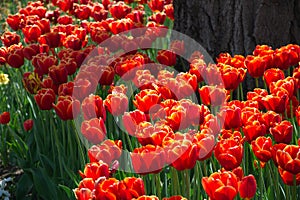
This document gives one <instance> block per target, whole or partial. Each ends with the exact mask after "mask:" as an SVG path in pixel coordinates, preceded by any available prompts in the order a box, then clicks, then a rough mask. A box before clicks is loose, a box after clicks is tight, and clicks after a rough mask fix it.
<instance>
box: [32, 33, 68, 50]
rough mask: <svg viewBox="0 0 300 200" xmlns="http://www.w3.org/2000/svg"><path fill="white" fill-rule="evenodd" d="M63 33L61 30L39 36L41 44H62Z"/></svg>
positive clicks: (52, 45) (57, 45) (54, 46)
mask: <svg viewBox="0 0 300 200" xmlns="http://www.w3.org/2000/svg"><path fill="white" fill-rule="evenodd" d="M61 38H62V36H61V34H60V33H59V32H49V33H46V34H44V35H42V36H41V37H39V39H38V40H39V43H40V44H47V45H48V46H49V48H56V47H59V46H61Z"/></svg>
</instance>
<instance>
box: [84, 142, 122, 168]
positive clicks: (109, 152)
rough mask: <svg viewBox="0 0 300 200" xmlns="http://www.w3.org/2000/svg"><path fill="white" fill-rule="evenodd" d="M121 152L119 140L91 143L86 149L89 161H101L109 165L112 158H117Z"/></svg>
mask: <svg viewBox="0 0 300 200" xmlns="http://www.w3.org/2000/svg"><path fill="white" fill-rule="evenodd" d="M121 154H122V141H121V140H116V141H112V140H105V141H104V142H102V143H101V144H98V145H93V146H92V147H91V148H89V150H88V156H89V159H90V162H98V161H100V160H102V161H103V162H105V163H107V164H108V165H110V164H111V163H112V162H113V161H114V160H118V159H119V158H120V156H121Z"/></svg>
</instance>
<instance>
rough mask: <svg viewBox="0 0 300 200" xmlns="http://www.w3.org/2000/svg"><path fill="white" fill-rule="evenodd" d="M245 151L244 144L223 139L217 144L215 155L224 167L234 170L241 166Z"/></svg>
mask: <svg viewBox="0 0 300 200" xmlns="http://www.w3.org/2000/svg"><path fill="white" fill-rule="evenodd" d="M243 151H244V148H243V144H241V143H240V141H237V140H234V139H231V138H228V139H221V140H220V141H219V142H218V143H217V145H216V147H215V150H214V155H215V157H216V159H217V160H218V162H219V163H220V164H221V166H222V167H224V168H225V169H226V170H232V169H234V168H236V167H238V166H239V165H240V164H241V162H242V159H243Z"/></svg>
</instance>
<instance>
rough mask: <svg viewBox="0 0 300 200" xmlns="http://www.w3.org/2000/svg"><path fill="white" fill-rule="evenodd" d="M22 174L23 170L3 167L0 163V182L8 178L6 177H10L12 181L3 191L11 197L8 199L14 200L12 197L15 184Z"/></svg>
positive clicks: (14, 167)
mask: <svg viewBox="0 0 300 200" xmlns="http://www.w3.org/2000/svg"><path fill="white" fill-rule="evenodd" d="M22 173H23V170H22V169H20V168H18V167H16V166H6V167H4V166H3V165H1V163H0V180H3V179H4V178H8V177H11V178H12V179H13V180H12V181H10V182H8V183H7V186H6V187H5V190H6V191H9V193H10V195H11V197H10V199H15V197H14V190H15V184H16V183H17V182H18V179H19V178H20V177H21V175H22ZM0 199H1V197H0Z"/></svg>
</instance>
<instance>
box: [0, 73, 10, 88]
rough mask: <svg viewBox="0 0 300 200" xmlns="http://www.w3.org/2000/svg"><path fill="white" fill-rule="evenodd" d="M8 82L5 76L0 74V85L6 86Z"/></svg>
mask: <svg viewBox="0 0 300 200" xmlns="http://www.w3.org/2000/svg"><path fill="white" fill-rule="evenodd" d="M8 82H9V78H8V75H7V74H3V73H0V85H6V84H8Z"/></svg>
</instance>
